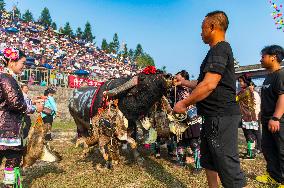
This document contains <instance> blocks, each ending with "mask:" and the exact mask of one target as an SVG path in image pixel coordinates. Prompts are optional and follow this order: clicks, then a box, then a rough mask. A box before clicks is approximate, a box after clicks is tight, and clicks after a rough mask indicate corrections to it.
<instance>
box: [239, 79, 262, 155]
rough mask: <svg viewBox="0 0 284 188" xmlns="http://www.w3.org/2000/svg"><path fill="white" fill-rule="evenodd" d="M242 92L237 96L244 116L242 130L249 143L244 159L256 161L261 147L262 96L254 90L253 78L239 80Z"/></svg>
mask: <svg viewBox="0 0 284 188" xmlns="http://www.w3.org/2000/svg"><path fill="white" fill-rule="evenodd" d="M238 81H239V84H240V87H241V90H240V91H239V92H238V94H237V101H238V102H239V104H240V109H241V115H242V129H243V132H244V135H245V138H246V142H247V153H246V154H245V155H244V156H243V159H250V160H252V159H255V156H256V153H257V148H258V146H259V141H258V131H260V127H259V124H258V118H259V113H260V96H259V94H258V93H257V92H256V91H255V90H254V83H253V82H252V80H251V78H249V77H247V76H246V75H242V76H240V77H239V78H238Z"/></svg>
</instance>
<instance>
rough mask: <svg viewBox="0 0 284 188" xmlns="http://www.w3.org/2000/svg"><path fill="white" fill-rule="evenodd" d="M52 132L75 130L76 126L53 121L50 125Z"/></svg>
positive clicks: (72, 123)
mask: <svg viewBox="0 0 284 188" xmlns="http://www.w3.org/2000/svg"><path fill="white" fill-rule="evenodd" d="M52 130H55V131H67V130H74V131H75V130H76V124H75V123H74V122H73V121H72V122H62V121H55V122H54V123H53V125H52Z"/></svg>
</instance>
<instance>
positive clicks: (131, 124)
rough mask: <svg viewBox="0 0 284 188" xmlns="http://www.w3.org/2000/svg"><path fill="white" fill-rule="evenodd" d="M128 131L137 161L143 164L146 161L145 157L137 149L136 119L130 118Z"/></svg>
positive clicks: (128, 139)
mask: <svg viewBox="0 0 284 188" xmlns="http://www.w3.org/2000/svg"><path fill="white" fill-rule="evenodd" d="M128 126H129V129H128V133H127V140H126V141H127V142H128V143H129V144H130V147H131V149H132V152H133V156H134V159H135V160H136V161H137V163H138V165H139V166H142V165H143V163H144V159H143V157H141V156H140V154H139V152H138V149H137V142H136V138H137V126H136V123H135V121H133V120H128Z"/></svg>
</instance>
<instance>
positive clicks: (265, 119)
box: [256, 45, 284, 187]
mask: <svg viewBox="0 0 284 188" xmlns="http://www.w3.org/2000/svg"><path fill="white" fill-rule="evenodd" d="M261 54H262V58H261V64H262V67H264V68H266V69H267V70H268V71H269V74H268V75H267V77H266V79H265V80H264V82H263V86H262V89H261V121H262V150H263V155H264V157H265V160H266V162H267V166H266V170H267V174H265V175H262V176H258V177H256V180H257V181H259V182H262V183H280V184H282V185H280V187H284V118H283V113H284V69H281V66H280V63H281V62H282V60H283V59H284V50H283V48H282V47H281V46H278V45H272V46H268V47H265V48H264V49H263V50H262V51H261Z"/></svg>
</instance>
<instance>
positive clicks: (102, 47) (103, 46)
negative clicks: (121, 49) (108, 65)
mask: <svg viewBox="0 0 284 188" xmlns="http://www.w3.org/2000/svg"><path fill="white" fill-rule="evenodd" d="M101 49H102V50H104V51H106V52H108V43H107V41H106V39H103V41H102V45H101Z"/></svg>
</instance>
